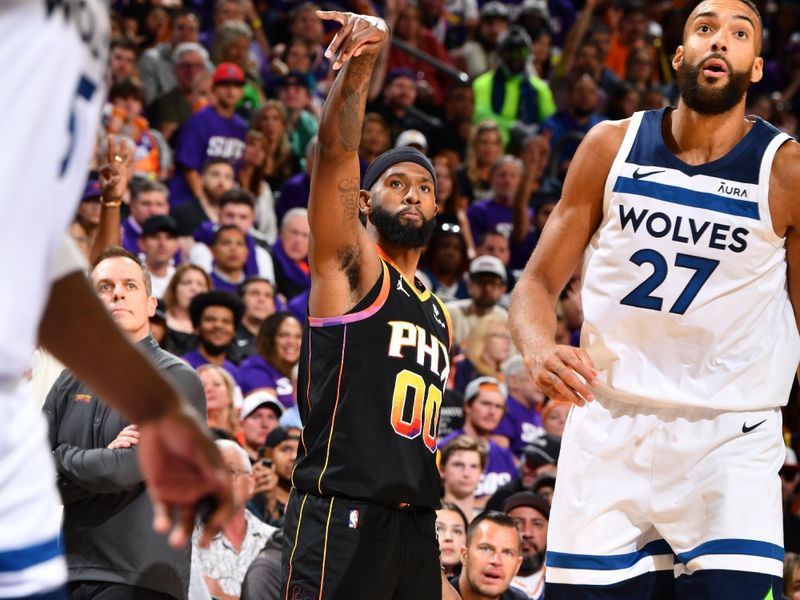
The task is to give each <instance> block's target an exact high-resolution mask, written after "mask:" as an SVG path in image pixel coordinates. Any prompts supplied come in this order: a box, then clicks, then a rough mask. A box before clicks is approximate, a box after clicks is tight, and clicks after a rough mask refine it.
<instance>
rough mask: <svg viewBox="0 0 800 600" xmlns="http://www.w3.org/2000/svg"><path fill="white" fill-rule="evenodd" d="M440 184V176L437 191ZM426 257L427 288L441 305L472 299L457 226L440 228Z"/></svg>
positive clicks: (447, 225) (465, 250)
mask: <svg viewBox="0 0 800 600" xmlns="http://www.w3.org/2000/svg"><path fill="white" fill-rule="evenodd" d="M441 181H442V180H441V178H440V177H438V174H437V184H438V185H437V188H438V187H440V186H441ZM437 192H438V189H437ZM440 206H441V204H440ZM437 220H438V217H437ZM424 256H425V263H426V267H425V269H424V270H423V273H424V274H425V276H426V277H427V278H428V281H429V282H430V286H428V287H429V288H430V289H431V291H432V292H433V293H434V294H436V295H437V296H439V299H440V300H441V301H442V302H450V301H451V300H463V299H466V298H469V293H468V292H467V282H466V280H465V278H464V275H465V274H466V272H467V269H468V268H469V258H468V257H467V244H466V242H465V241H464V236H463V235H461V229H460V228H459V226H458V225H453V224H451V223H443V224H441V225H439V227H437V229H436V232H435V233H434V234H433V236H432V237H431V240H430V242H429V243H428V249H427V250H426V251H425V255H424Z"/></svg>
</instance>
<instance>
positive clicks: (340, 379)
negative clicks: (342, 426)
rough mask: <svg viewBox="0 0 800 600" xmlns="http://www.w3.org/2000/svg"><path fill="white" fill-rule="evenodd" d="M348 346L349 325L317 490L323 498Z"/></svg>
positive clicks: (345, 333)
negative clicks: (323, 477)
mask: <svg viewBox="0 0 800 600" xmlns="http://www.w3.org/2000/svg"><path fill="white" fill-rule="evenodd" d="M346 346H347V323H345V325H344V330H343V332H342V356H341V358H340V359H339V381H338V382H337V383H336V403H335V404H334V405H333V414H332V415H331V431H330V433H328V447H327V448H326V449H325V465H324V466H323V467H322V471H321V472H320V474H319V479H318V480H317V490H318V491H319V495H320V496H323V495H324V494H323V493H322V476H323V475H325V471H327V470H328V459H330V456H331V441H332V440H333V428H334V427H335V425H336V409H337V408H339V394H340V393H341V391H342V372H343V371H344V349H345V347H346Z"/></svg>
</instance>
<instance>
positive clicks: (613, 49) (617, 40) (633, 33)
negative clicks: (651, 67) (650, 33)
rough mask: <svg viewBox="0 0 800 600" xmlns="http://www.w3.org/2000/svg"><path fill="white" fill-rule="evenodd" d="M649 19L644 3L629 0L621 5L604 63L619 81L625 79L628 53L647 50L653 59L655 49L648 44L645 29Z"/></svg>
mask: <svg viewBox="0 0 800 600" xmlns="http://www.w3.org/2000/svg"><path fill="white" fill-rule="evenodd" d="M648 24H649V17H648V14H647V6H646V5H645V3H644V2H640V1H638V0H630V1H628V2H624V3H622V15H621V16H620V19H619V25H618V27H617V33H616V34H615V35H612V36H611V40H610V47H609V49H608V54H607V55H606V57H605V63H606V66H607V67H608V68H610V69H611V70H612V71H614V73H615V74H616V75H617V77H619V78H620V79H623V78H624V77H625V70H626V68H627V66H628V56H629V55H630V52H631V51H632V50H634V49H637V48H649V49H650V52H651V53H652V56H653V57H654V58H655V48H653V47H652V46H650V45H649V44H648V40H647V27H648Z"/></svg>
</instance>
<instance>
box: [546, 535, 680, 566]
mask: <svg viewBox="0 0 800 600" xmlns="http://www.w3.org/2000/svg"><path fill="white" fill-rule="evenodd" d="M663 554H669V555H672V554H673V552H672V548H670V546H669V544H667V542H666V541H664V540H655V541H653V542H650V543H649V544H646V545H645V546H644V547H643V548H642V549H641V550H637V551H636V552H628V553H627V554H612V555H610V556H601V555H599V554H569V553H567V552H551V551H550V550H548V551H547V558H546V559H545V564H546V565H547V566H548V567H557V568H560V569H594V570H598V571H616V570H618V569H628V568H630V567H632V566H633V565H635V564H636V563H637V562H639V561H640V560H642V559H643V558H646V557H648V556H659V555H663Z"/></svg>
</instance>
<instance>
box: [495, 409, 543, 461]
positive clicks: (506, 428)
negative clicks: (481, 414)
mask: <svg viewBox="0 0 800 600" xmlns="http://www.w3.org/2000/svg"><path fill="white" fill-rule="evenodd" d="M494 433H495V435H504V436H506V437H507V438H508V439H509V440H510V441H511V446H510V448H511V451H512V452H513V453H514V454H520V453H521V452H522V450H523V449H524V448H525V446H527V445H528V444H530V443H531V442H532V441H533V440H535V439H536V438H537V437H539V436H540V435H542V433H544V432H543V430H542V414H541V413H540V412H539V411H538V410H537V409H536V408H528V407H527V406H525V405H524V404H522V403H521V402H520V401H519V400H517V399H516V398H514V397H513V396H509V397H508V399H507V400H506V413H505V414H504V415H503V420H502V421H500V425H498V426H497V429H495V430H494Z"/></svg>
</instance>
